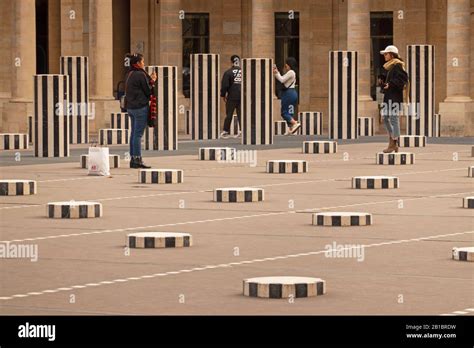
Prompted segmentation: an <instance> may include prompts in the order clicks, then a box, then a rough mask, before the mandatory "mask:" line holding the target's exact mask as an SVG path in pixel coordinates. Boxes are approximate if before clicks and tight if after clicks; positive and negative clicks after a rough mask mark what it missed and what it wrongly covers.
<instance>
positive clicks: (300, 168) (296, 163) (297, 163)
mask: <svg viewBox="0 0 474 348" xmlns="http://www.w3.org/2000/svg"><path fill="white" fill-rule="evenodd" d="M306 172H308V162H307V161H302V160H270V161H267V173H277V174H287V173H306Z"/></svg>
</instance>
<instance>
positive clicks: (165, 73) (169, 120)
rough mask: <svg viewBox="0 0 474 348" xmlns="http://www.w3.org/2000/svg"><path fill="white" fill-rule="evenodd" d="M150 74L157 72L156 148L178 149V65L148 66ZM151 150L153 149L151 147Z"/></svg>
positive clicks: (154, 134)
mask: <svg viewBox="0 0 474 348" xmlns="http://www.w3.org/2000/svg"><path fill="white" fill-rule="evenodd" d="M146 71H147V72H148V74H152V73H153V72H155V73H156V84H155V97H156V100H157V113H158V114H157V124H156V126H155V128H156V130H155V131H154V132H153V136H154V137H157V139H154V141H153V142H154V144H157V147H154V148H153V149H154V150H177V149H178V67H176V66H161V65H160V66H155V65H152V66H147V67H146ZM150 150H151V149H150Z"/></svg>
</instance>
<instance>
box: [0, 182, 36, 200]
mask: <svg viewBox="0 0 474 348" xmlns="http://www.w3.org/2000/svg"><path fill="white" fill-rule="evenodd" d="M34 194H36V181H34V180H21V179H14V180H11V179H10V180H8V179H7V180H5V179H2V180H0V196H26V195H34Z"/></svg>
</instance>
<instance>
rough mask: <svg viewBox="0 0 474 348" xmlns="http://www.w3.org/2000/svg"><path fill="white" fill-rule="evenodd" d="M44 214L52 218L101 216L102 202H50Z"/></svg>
mask: <svg viewBox="0 0 474 348" xmlns="http://www.w3.org/2000/svg"><path fill="white" fill-rule="evenodd" d="M46 209H47V210H46V214H47V216H48V217H49V218H54V219H90V218H98V217H101V216H102V204H100V203H97V202H87V201H77V202H76V201H69V202H52V203H48V205H47V207H46Z"/></svg>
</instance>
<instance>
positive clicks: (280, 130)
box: [273, 121, 288, 135]
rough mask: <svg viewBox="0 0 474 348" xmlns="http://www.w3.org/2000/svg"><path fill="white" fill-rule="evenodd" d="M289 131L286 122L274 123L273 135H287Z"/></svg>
mask: <svg viewBox="0 0 474 348" xmlns="http://www.w3.org/2000/svg"><path fill="white" fill-rule="evenodd" d="M287 130H288V124H287V123H286V121H275V122H274V123H273V134H274V135H285V134H286V131H287Z"/></svg>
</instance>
